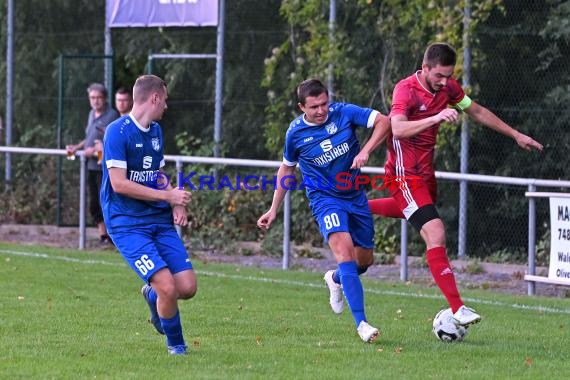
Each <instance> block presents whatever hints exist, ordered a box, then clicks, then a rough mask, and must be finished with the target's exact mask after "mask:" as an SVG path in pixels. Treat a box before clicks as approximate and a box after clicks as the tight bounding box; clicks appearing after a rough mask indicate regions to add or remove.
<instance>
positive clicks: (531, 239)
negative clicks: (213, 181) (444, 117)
mask: <svg viewBox="0 0 570 380" xmlns="http://www.w3.org/2000/svg"><path fill="white" fill-rule="evenodd" d="M0 152H5V153H20V154H36V155H52V156H65V155H66V154H67V152H66V151H65V150H64V149H41V148H23V147H5V146H3V147H0ZM76 155H77V156H78V157H79V158H80V160H79V162H80V165H79V170H80V185H79V192H80V194H79V202H80V204H79V249H84V248H85V235H86V225H85V216H86V212H85V200H86V195H85V194H86V185H85V179H86V165H85V162H86V160H85V156H84V154H83V151H79V152H77V153H76ZM164 158H165V160H166V161H168V162H174V163H175V165H176V171H177V172H179V173H180V172H182V171H183V165H184V164H204V165H227V166H244V167H258V168H275V169H277V168H279V166H280V165H281V162H280V161H263V160H250V159H237V158H216V157H196V156H173V155H165V157H164ZM362 172H363V173H365V174H384V168H380V167H364V168H362ZM436 178H438V179H444V180H450V181H466V182H474V183H486V184H496V185H516V186H525V187H526V191H527V192H535V191H536V189H537V187H550V188H567V189H570V181H563V180H549V179H535V178H518V177H499V176H490V175H480V174H461V173H453V172H440V171H436ZM177 185H178V184H177ZM290 226H291V197H290V192H287V196H286V197H285V200H284V221H283V262H282V267H283V269H288V268H289V258H290V251H291V246H290ZM407 229H408V223H407V221H406V220H402V222H401V238H400V241H401V251H400V255H401V257H400V259H401V260H400V261H401V264H400V265H401V266H400V279H401V280H402V281H407V280H408V251H407V236H408V230H407ZM535 245H536V204H535V200H534V198H533V197H529V205H528V271H529V273H528V274H534V271H535V263H534V259H535ZM528 286H529V294H531V290H532V294H534V283H529V284H528Z"/></svg>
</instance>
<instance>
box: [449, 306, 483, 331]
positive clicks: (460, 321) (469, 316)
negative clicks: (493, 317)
mask: <svg viewBox="0 0 570 380" xmlns="http://www.w3.org/2000/svg"><path fill="white" fill-rule="evenodd" d="M453 320H454V321H455V323H456V324H457V325H459V326H463V327H467V326H469V325H472V324H474V323H478V322H480V321H481V316H480V315H479V314H477V313H476V312H475V310H473V309H471V308H469V307H467V306H465V305H463V306H461V307H460V308H459V310H457V311H456V312H455V314H453Z"/></svg>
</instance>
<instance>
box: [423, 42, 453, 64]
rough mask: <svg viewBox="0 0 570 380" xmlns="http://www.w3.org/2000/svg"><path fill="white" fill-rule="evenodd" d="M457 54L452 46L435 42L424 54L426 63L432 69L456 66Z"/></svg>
mask: <svg viewBox="0 0 570 380" xmlns="http://www.w3.org/2000/svg"><path fill="white" fill-rule="evenodd" d="M456 62H457V53H456V52H455V49H454V48H453V46H451V45H450V44H446V43H444V42H435V43H433V44H431V45H429V46H428V47H427V49H426V52H425V53H424V63H425V64H427V65H428V67H429V68H430V69H431V68H433V67H435V66H437V65H441V66H455V63H456Z"/></svg>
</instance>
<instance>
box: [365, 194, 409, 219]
mask: <svg viewBox="0 0 570 380" xmlns="http://www.w3.org/2000/svg"><path fill="white" fill-rule="evenodd" d="M368 207H370V211H371V212H372V213H373V214H376V215H382V216H385V217H387V218H400V219H403V218H404V214H402V210H400V206H398V203H397V202H396V200H395V199H394V198H378V199H371V200H369V201H368Z"/></svg>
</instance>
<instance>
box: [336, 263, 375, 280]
mask: <svg viewBox="0 0 570 380" xmlns="http://www.w3.org/2000/svg"><path fill="white" fill-rule="evenodd" d="M367 270H368V267H361V266H358V267H357V269H356V271H357V272H358V275H359V276H360V275H361V274H363V273H366V271H367ZM332 279H333V281H334V282H335V283H337V284H340V274H339V273H338V269H337V270H335V271H334V272H333V275H332Z"/></svg>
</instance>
